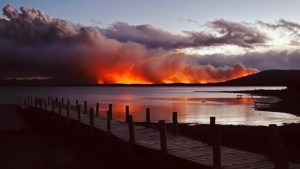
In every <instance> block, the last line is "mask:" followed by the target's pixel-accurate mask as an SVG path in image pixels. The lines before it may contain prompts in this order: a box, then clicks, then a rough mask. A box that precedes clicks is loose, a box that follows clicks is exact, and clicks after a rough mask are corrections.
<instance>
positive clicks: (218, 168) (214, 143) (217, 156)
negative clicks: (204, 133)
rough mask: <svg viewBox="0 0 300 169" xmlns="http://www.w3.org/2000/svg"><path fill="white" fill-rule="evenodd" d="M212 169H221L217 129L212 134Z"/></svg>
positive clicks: (218, 131)
mask: <svg viewBox="0 0 300 169" xmlns="http://www.w3.org/2000/svg"><path fill="white" fill-rule="evenodd" d="M212 148H213V168H214V169H221V133H220V130H219V129H218V128H216V127H215V128H214V130H213V132H212Z"/></svg>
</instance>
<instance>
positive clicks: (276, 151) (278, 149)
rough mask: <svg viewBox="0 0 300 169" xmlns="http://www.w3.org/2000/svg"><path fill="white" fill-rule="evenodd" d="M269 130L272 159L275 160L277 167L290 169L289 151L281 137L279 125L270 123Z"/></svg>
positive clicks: (276, 168) (278, 168)
mask: <svg viewBox="0 0 300 169" xmlns="http://www.w3.org/2000/svg"><path fill="white" fill-rule="evenodd" d="M269 132H270V133H269V142H270V159H271V160H272V161H274V166H275V169H288V168H289V159H288V153H287V150H286V149H285V148H284V146H283V145H282V143H281V141H280V139H279V135H278V127H277V125H276V124H270V125H269Z"/></svg>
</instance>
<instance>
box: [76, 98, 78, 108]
mask: <svg viewBox="0 0 300 169" xmlns="http://www.w3.org/2000/svg"><path fill="white" fill-rule="evenodd" d="M75 107H76V110H77V109H78V100H77V99H76V105H75Z"/></svg>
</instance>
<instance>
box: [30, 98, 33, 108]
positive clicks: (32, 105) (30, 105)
mask: <svg viewBox="0 0 300 169" xmlns="http://www.w3.org/2000/svg"><path fill="white" fill-rule="evenodd" d="M30 106H33V104H32V97H30Z"/></svg>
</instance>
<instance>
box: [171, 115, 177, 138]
mask: <svg viewBox="0 0 300 169" xmlns="http://www.w3.org/2000/svg"><path fill="white" fill-rule="evenodd" d="M172 120H173V134H174V135H175V136H178V119H177V112H173V114H172Z"/></svg>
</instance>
